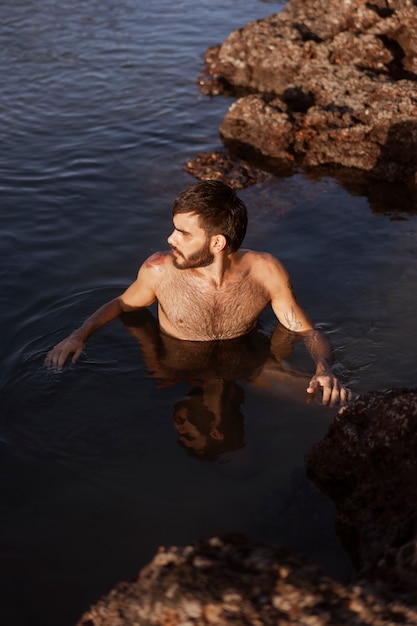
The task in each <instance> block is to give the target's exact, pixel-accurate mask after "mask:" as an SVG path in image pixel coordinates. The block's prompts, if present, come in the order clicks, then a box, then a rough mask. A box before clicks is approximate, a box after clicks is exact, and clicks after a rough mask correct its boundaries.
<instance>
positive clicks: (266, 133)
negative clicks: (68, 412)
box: [199, 0, 417, 184]
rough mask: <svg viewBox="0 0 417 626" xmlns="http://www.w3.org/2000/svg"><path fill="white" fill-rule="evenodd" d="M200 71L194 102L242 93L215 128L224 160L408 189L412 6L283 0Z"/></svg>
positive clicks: (415, 138) (416, 140) (414, 54)
mask: <svg viewBox="0 0 417 626" xmlns="http://www.w3.org/2000/svg"><path fill="white" fill-rule="evenodd" d="M205 61H206V68H205V75H204V76H203V77H200V78H199V86H200V89H201V91H203V93H206V94H212V95H214V94H219V93H224V92H225V91H227V92H233V91H234V93H235V95H238V96H239V95H241V94H242V90H245V91H246V93H245V95H243V96H241V97H239V98H238V99H237V100H236V102H234V103H233V104H232V105H231V107H230V108H229V111H228V112H227V114H226V116H225V118H224V120H223V122H222V124H221V127H220V134H221V137H222V140H223V142H224V144H225V146H226V147H227V149H228V150H229V151H230V152H231V153H232V154H234V155H236V156H238V157H241V158H243V159H246V160H248V161H250V162H257V159H258V158H261V159H262V160H263V162H262V167H267V168H268V163H269V169H271V170H274V168H275V167H278V169H279V168H282V167H287V168H288V167H292V166H293V165H294V164H302V165H305V166H307V167H315V166H319V165H331V166H335V165H336V166H340V167H348V168H358V169H360V170H364V171H366V172H368V173H369V174H370V175H372V177H375V178H377V179H384V180H390V181H394V180H404V181H408V182H412V183H413V184H414V183H416V182H417V121H416V114H417V96H416V88H417V6H415V4H414V2H413V1H412V0H375V1H374V2H364V0H343V1H341V0H290V1H289V2H288V4H287V5H286V6H285V8H284V9H283V11H282V12H281V13H279V14H273V15H270V16H269V17H267V18H265V19H263V20H257V21H255V22H251V23H249V24H247V25H246V26H244V27H243V28H240V29H238V30H236V31H234V32H233V33H232V34H231V35H230V36H229V37H228V38H227V39H226V40H225V41H224V42H223V44H221V45H220V46H217V47H212V48H210V49H209V50H208V51H207V53H206V56H205ZM265 159H270V160H271V161H270V162H269V161H265Z"/></svg>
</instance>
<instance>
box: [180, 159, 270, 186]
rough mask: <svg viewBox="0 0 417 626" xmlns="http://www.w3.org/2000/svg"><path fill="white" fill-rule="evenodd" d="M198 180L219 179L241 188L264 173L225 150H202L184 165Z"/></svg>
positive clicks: (260, 177)
mask: <svg viewBox="0 0 417 626" xmlns="http://www.w3.org/2000/svg"><path fill="white" fill-rule="evenodd" d="M184 169H185V171H186V172H188V173H189V174H193V175H194V176H195V177H196V178H198V179H200V180H220V181H222V182H224V183H226V184H228V185H230V186H231V187H233V188H234V189H242V188H243V187H247V186H248V185H253V184H254V183H256V182H258V181H259V180H262V179H264V178H265V177H266V173H265V172H263V171H262V170H260V169H259V168H257V167H254V166H252V165H250V164H249V163H248V162H246V161H244V160H242V159H239V158H236V157H233V156H231V155H229V154H227V153H226V152H215V151H213V152H202V153H200V154H198V155H197V156H196V157H194V158H193V159H190V160H189V161H188V162H187V163H186V164H185V166H184Z"/></svg>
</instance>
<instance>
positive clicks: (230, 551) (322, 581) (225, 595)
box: [78, 536, 417, 626]
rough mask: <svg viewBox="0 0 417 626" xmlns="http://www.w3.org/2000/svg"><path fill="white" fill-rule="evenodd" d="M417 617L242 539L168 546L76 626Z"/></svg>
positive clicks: (312, 624) (317, 623)
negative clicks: (185, 545) (182, 546)
mask: <svg viewBox="0 0 417 626" xmlns="http://www.w3.org/2000/svg"><path fill="white" fill-rule="evenodd" d="M394 623H396V624H409V625H410V626H411V624H413V623H417V613H416V612H414V611H412V610H411V609H407V608H406V607H404V606H401V605H400V604H396V603H391V604H386V603H385V602H383V601H382V600H380V599H378V598H376V597H374V596H373V595H372V594H370V593H368V592H365V591H364V590H363V589H361V588H360V587H358V586H351V587H344V586H343V585H341V584H339V583H337V582H335V581H333V580H331V579H330V578H328V577H326V576H324V575H323V573H322V572H321V570H320V569H319V568H317V567H316V566H314V565H311V564H309V563H307V562H306V561H304V560H302V559H300V558H298V557H296V556H294V555H291V554H289V553H288V552H286V551H284V550H281V549H279V548H277V547H275V546H269V545H261V544H257V543H254V542H251V541H250V540H248V539H245V538H244V537H240V536H229V537H223V538H220V537H213V538H211V539H209V540H207V541H200V542H196V543H195V544H194V545H193V546H187V547H185V548H169V549H168V550H161V552H160V553H159V554H158V555H157V556H156V557H155V558H154V559H153V561H152V562H151V563H150V564H149V565H148V566H147V567H145V568H144V569H143V570H142V571H141V572H140V574H139V576H138V577H137V579H136V580H134V581H132V582H131V583H121V584H119V585H118V586H117V587H116V588H115V589H113V590H112V591H111V592H110V593H109V594H108V595H107V596H106V597H105V598H103V599H102V600H100V601H99V602H98V603H97V604H96V605H95V606H94V607H92V608H91V609H90V610H89V611H87V613H85V614H84V615H83V617H82V618H81V620H80V621H79V622H78V626H180V625H181V626H207V625H209V624H213V625H215V626H230V624H235V625H236V626H237V625H242V626H243V625H245V626H278V625H279V626H286V625H288V626H289V625H290V624H293V625H295V624H296V625H297V626H325V625H328V626H330V625H332V626H333V625H335V624H337V625H338V626H339V625H340V626H343V625H349V626H351V625H352V624H358V625H366V624H369V626H371V625H372V626H392V624H394Z"/></svg>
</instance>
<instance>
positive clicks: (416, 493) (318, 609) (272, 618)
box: [78, 389, 417, 626]
mask: <svg viewBox="0 0 417 626" xmlns="http://www.w3.org/2000/svg"><path fill="white" fill-rule="evenodd" d="M306 462H307V467H308V470H309V474H310V476H311V478H312V479H313V480H314V481H315V482H316V483H317V485H318V486H319V487H320V489H321V490H322V491H323V492H324V493H326V494H327V495H328V496H330V498H331V499H332V500H333V502H334V504H335V506H336V509H337V514H338V515H337V524H338V531H339V534H340V536H341V538H342V540H343V542H344V545H345V547H346V548H347V550H348V551H349V552H350V554H351V556H352V559H353V560H354V562H355V563H356V566H357V569H358V573H357V575H356V576H355V579H354V581H353V582H352V583H351V584H346V585H343V584H341V583H340V582H336V581H334V580H332V579H331V578H329V577H328V576H325V575H324V574H323V572H322V571H321V570H320V569H319V568H318V567H317V566H316V565H314V564H311V563H308V562H307V561H306V560H304V559H302V558H301V557H298V556H296V555H294V554H291V553H289V552H288V551H285V550H282V549H280V548H278V547H276V546H272V545H264V544H260V543H257V542H254V541H251V540H250V539H248V538H244V537H241V536H234V535H230V536H226V537H213V538H211V539H208V540H202V541H196V542H195V543H194V544H193V545H190V546H186V547H184V548H178V547H172V548H169V549H165V548H161V549H160V551H159V553H158V554H157V555H156V556H155V558H154V559H153V560H152V562H151V563H150V564H149V565H148V566H146V567H145V568H144V569H143V570H142V571H141V572H140V573H139V575H138V576H137V578H136V579H135V580H133V581H131V582H129V583H120V584H119V585H117V586H116V587H115V588H114V589H113V590H112V591H111V592H110V593H109V594H108V595H107V596H106V597H104V598H103V599H102V600H100V601H99V602H98V603H97V604H96V605H95V606H93V607H92V608H91V609H90V610H89V611H87V612H86V613H85V614H84V615H83V616H82V618H81V619H80V621H79V622H78V626H110V625H111V626H180V625H181V626H208V625H210V624H213V625H214V626H226V625H229V624H235V625H236V626H237V625H241V624H242V625H243V624H244V625H245V626H278V625H279V626H285V625H290V624H293V625H297V626H324V625H328V626H330V625H332V626H333V625H335V624H337V625H338V626H351V625H352V624H357V625H358V626H362V625H369V626H371V625H372V626H392V625H393V624H405V625H407V626H413V625H415V624H417V582H416V581H417V549H416V547H417V534H416V533H417V525H416V522H417V514H416V509H417V505H416V502H417V481H416V479H415V476H416V467H417V389H403V390H399V389H396V390H389V391H385V392H375V393H370V394H367V395H364V396H360V397H358V398H357V399H356V400H355V401H354V402H352V403H351V404H350V405H348V406H347V407H345V408H343V409H341V410H340V411H339V413H338V415H337V416H336V418H335V420H334V421H333V422H332V424H331V426H330V428H329V430H328V433H327V434H326V435H325V436H324V437H323V438H322V439H321V440H320V441H319V442H317V443H316V444H315V445H314V446H313V447H312V449H311V450H310V451H309V453H308V455H307V458H306Z"/></svg>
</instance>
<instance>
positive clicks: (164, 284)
mask: <svg viewBox="0 0 417 626" xmlns="http://www.w3.org/2000/svg"><path fill="white" fill-rule="evenodd" d="M172 215H173V226H174V230H173V232H172V233H171V235H170V236H169V237H168V243H169V245H170V247H171V250H170V251H167V252H157V253H155V254H153V255H152V256H150V257H149V258H148V259H147V260H146V261H145V262H144V264H143V265H142V267H141V268H140V270H139V272H138V275H137V278H136V280H135V281H134V282H133V283H132V284H131V285H130V287H128V288H127V289H126V291H125V292H124V293H122V294H121V295H120V296H119V297H117V298H115V299H113V300H111V301H110V302H107V303H106V304H104V305H103V306H102V307H100V308H99V309H98V310H97V311H96V312H95V313H93V314H92V315H91V316H90V317H89V318H88V319H87V320H86V321H85V322H84V323H83V324H82V326H81V327H80V328H77V329H76V330H75V331H74V332H72V333H71V334H70V335H69V336H68V337H67V338H66V339H64V340H63V341H61V342H60V343H58V344H57V345H56V346H55V347H54V348H53V349H52V350H51V351H50V352H49V353H48V355H47V358H46V362H47V364H48V365H49V366H52V367H55V368H62V366H63V365H64V363H65V361H66V360H67V358H68V357H69V356H70V355H72V362H73V363H74V362H75V361H76V360H77V359H78V357H79V356H80V354H81V352H82V350H83V348H84V344H85V342H86V340H87V338H88V337H89V336H90V335H91V334H92V333H93V332H94V331H95V330H97V329H98V328H100V327H101V326H103V325H104V324H106V323H107V322H110V321H111V320H113V319H115V318H116V317H118V316H120V315H121V314H122V313H124V312H127V311H133V310H135V309H138V308H141V307H147V306H150V305H151V304H153V303H154V302H155V301H157V302H158V318H159V324H160V327H161V330H162V332H164V333H166V334H168V335H171V336H173V337H176V338H177V339H183V340H191V341H212V340H223V339H233V338H235V337H239V336H242V335H245V334H247V333H249V331H250V330H251V329H252V328H253V327H254V325H255V323H256V320H257V318H258V316H259V314H260V313H261V312H262V311H263V309H264V308H265V307H266V305H267V304H268V303H270V304H271V306H272V309H273V311H274V313H275V315H276V316H277V318H278V320H279V322H280V323H281V324H282V325H283V326H285V327H286V328H287V329H289V330H291V331H294V332H296V333H300V334H301V335H302V336H303V339H304V342H305V345H306V347H307V349H308V351H309V353H310V355H311V357H312V358H313V360H314V363H315V366H316V373H315V375H314V376H313V378H312V379H311V381H310V383H309V385H308V388H307V392H308V393H310V394H314V393H315V392H316V391H317V389H318V388H320V387H321V388H322V391H323V397H322V403H323V404H328V405H330V406H336V405H338V404H345V403H346V402H348V401H349V400H350V399H351V392H350V391H349V390H348V389H346V388H345V387H343V386H342V385H341V384H340V382H339V381H338V379H337V378H336V376H335V375H334V374H333V372H332V370H331V361H332V355H331V348H330V344H329V341H328V340H327V338H326V337H325V336H324V335H323V334H322V333H321V332H320V331H319V330H317V329H315V328H314V326H313V324H312V323H311V321H310V319H309V317H308V316H307V314H306V313H305V311H304V310H303V309H302V307H301V306H300V305H299V304H298V302H297V300H296V299H295V296H294V292H293V289H292V286H291V280H290V277H289V275H288V273H287V271H286V270H285V268H284V267H283V265H282V264H281V263H280V262H279V261H278V260H277V259H276V258H275V257H273V256H272V255H270V254H265V253H260V252H254V251H251V250H241V249H240V246H241V244H242V242H243V239H244V237H245V234H246V227H247V212H246V207H245V205H244V203H243V202H242V201H241V200H240V199H239V198H238V197H237V196H236V194H235V192H234V190H233V189H231V188H230V187H229V186H228V185H225V184H224V183H221V182H219V181H205V182H200V183H196V184H194V185H191V186H190V187H188V188H187V189H185V190H184V191H183V192H182V193H181V194H180V195H179V196H178V197H177V198H176V200H175V202H174V206H173V211H172Z"/></svg>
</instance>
